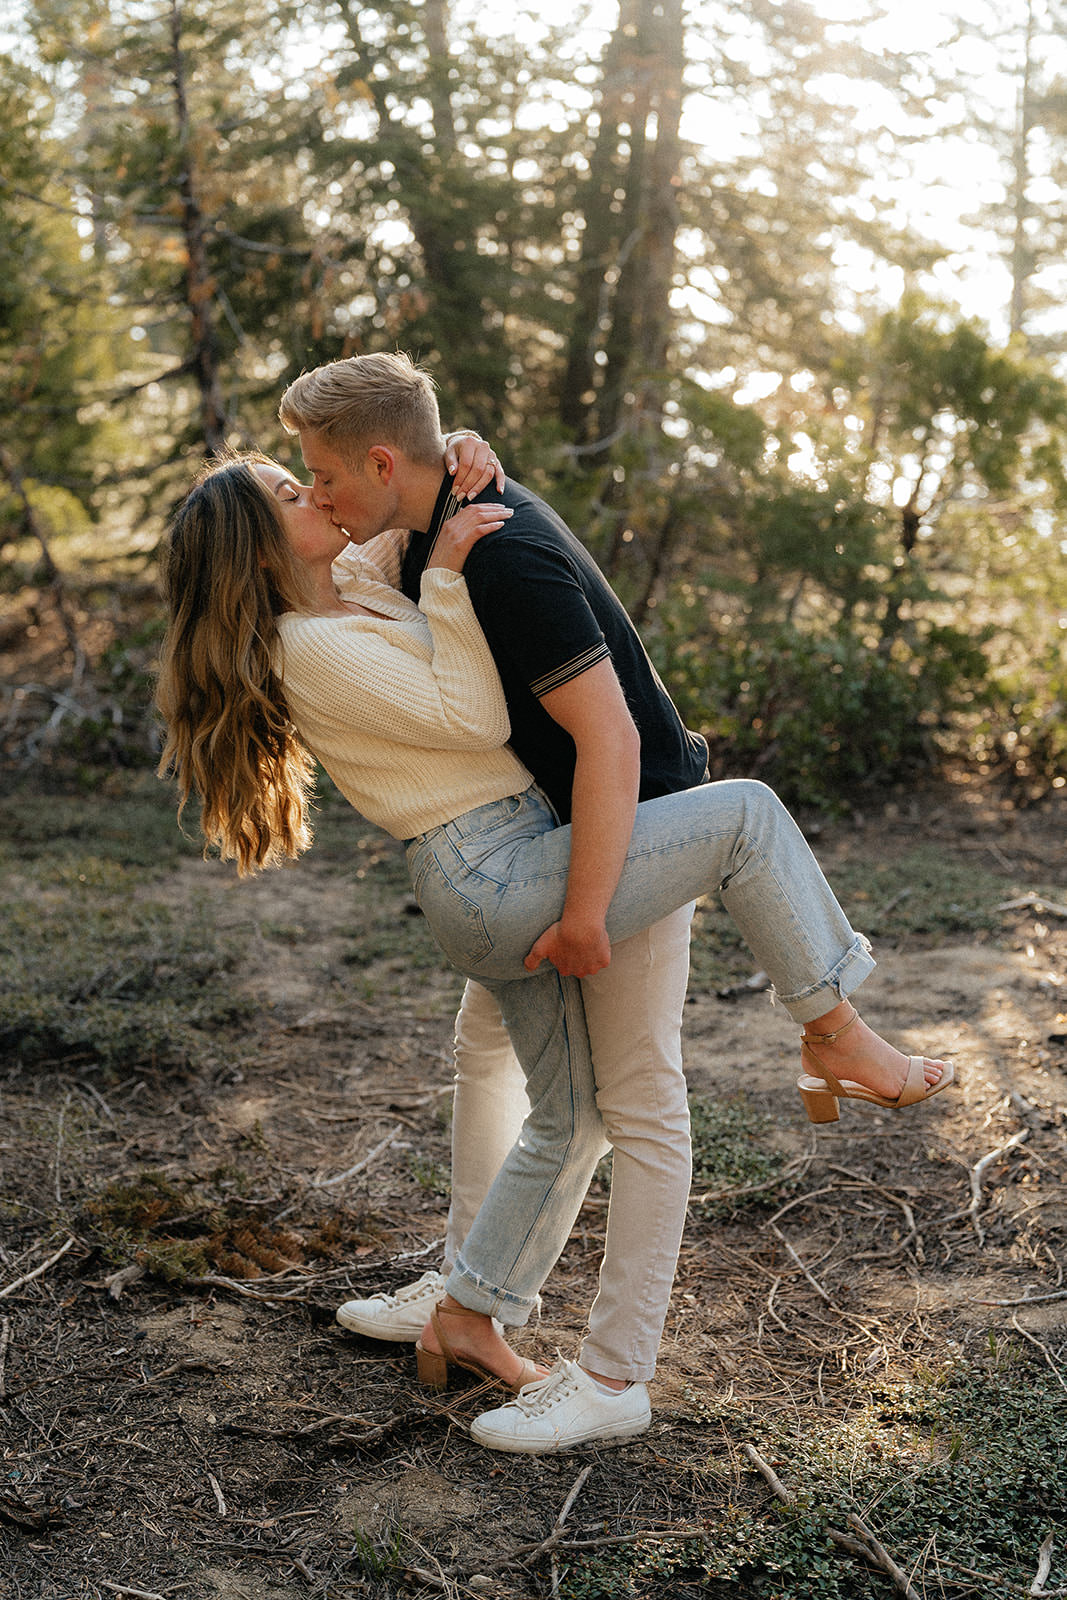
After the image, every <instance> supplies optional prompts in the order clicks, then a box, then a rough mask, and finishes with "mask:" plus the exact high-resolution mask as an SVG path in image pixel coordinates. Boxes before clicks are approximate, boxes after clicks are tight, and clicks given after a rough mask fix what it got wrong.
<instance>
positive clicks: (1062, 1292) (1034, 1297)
mask: <svg viewBox="0 0 1067 1600" xmlns="http://www.w3.org/2000/svg"><path fill="white" fill-rule="evenodd" d="M968 1298H969V1299H970V1300H971V1302H972V1304H974V1305H976V1306H1040V1305H1045V1304H1046V1303H1047V1302H1048V1301H1049V1300H1067V1289H1057V1290H1056V1291H1055V1293H1053V1294H1027V1295H1022V1296H1021V1297H1020V1298H1019V1299H1018V1300H979V1299H977V1298H976V1297H975V1296H974V1295H970V1296H968Z"/></svg>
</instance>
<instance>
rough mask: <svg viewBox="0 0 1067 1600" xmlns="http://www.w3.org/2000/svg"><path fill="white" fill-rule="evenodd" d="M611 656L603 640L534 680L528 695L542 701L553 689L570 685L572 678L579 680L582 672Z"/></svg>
mask: <svg viewBox="0 0 1067 1600" xmlns="http://www.w3.org/2000/svg"><path fill="white" fill-rule="evenodd" d="M610 655H611V651H610V650H609V649H608V646H607V644H606V642H605V641H604V640H601V642H600V643H599V644H595V645H593V646H592V648H591V649H589V650H586V651H584V652H583V654H582V655H580V656H575V657H574V659H573V660H572V661H565V662H564V663H563V664H562V666H558V667H554V668H553V669H552V671H551V672H546V673H545V675H544V677H542V678H536V679H535V680H534V682H533V683H531V685H530V693H531V694H534V695H536V696H537V698H538V700H543V699H544V697H545V695H546V694H549V693H550V692H551V691H552V690H553V689H561V688H562V687H563V685H564V684H565V683H570V682H571V680H572V679H574V678H580V677H581V675H582V673H583V672H588V671H589V668H590V667H595V666H596V664H597V662H598V661H603V660H604V659H605V658H606V657H609V656H610Z"/></svg>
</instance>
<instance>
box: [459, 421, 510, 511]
mask: <svg viewBox="0 0 1067 1600" xmlns="http://www.w3.org/2000/svg"><path fill="white" fill-rule="evenodd" d="M445 466H446V467H447V469H448V471H449V472H450V473H451V474H452V477H453V483H452V491H453V493H454V494H456V495H458V496H459V498H460V499H461V500H462V499H464V498H466V499H468V500H471V499H473V497H474V496H475V495H476V494H478V493H480V491H481V490H482V489H485V488H486V487H487V486H488V485H489V484H490V483H492V482H493V480H494V479H495V480H496V490H497V494H500V493H502V492H503V488H504V469H503V467H502V466H501V465H500V461H499V458H498V456H497V453H496V451H495V450H494V449H493V447H492V445H491V444H487V443H486V441H485V440H484V439H479V437H478V435H477V434H476V433H465V434H463V435H462V436H461V435H458V434H454V433H453V434H449V436H448V441H447V443H446V445H445Z"/></svg>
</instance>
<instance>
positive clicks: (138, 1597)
mask: <svg viewBox="0 0 1067 1600" xmlns="http://www.w3.org/2000/svg"><path fill="white" fill-rule="evenodd" d="M100 1586H101V1588H103V1589H110V1590H111V1593H112V1594H128V1595H133V1597H134V1600H166V1596H165V1595H162V1594H159V1593H158V1591H157V1590H155V1589H131V1588H130V1586H129V1584H127V1583H109V1582H108V1581H107V1579H106V1578H101V1579H100Z"/></svg>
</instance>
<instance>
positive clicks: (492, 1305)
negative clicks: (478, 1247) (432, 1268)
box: [445, 1254, 537, 1328]
mask: <svg viewBox="0 0 1067 1600" xmlns="http://www.w3.org/2000/svg"><path fill="white" fill-rule="evenodd" d="M445 1292H446V1293H447V1294H450V1295H451V1296H452V1298H453V1300H458V1301H459V1303H460V1305H462V1306H466V1307H467V1308H468V1310H470V1311H481V1312H483V1313H484V1314H485V1315H486V1316H487V1317H495V1318H496V1320H497V1321H498V1322H500V1323H502V1324H503V1325H504V1327H505V1328H522V1327H525V1325H526V1323H527V1322H529V1320H530V1313H531V1311H533V1309H534V1307H535V1306H536V1304H537V1296H536V1295H535V1296H534V1297H533V1299H532V1300H526V1299H523V1297H522V1296H521V1295H517V1294H512V1293H510V1291H509V1290H507V1289H500V1288H498V1287H497V1286H496V1284H491V1283H487V1282H486V1280H485V1279H484V1278H483V1277H481V1276H480V1275H479V1274H478V1273H477V1272H472V1271H471V1269H470V1267H468V1266H467V1264H466V1262H465V1261H464V1259H463V1256H462V1254H460V1255H459V1256H458V1257H457V1258H456V1264H455V1266H454V1267H453V1268H452V1271H451V1272H450V1273H449V1275H448V1282H447V1283H446V1284H445Z"/></svg>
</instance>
